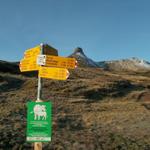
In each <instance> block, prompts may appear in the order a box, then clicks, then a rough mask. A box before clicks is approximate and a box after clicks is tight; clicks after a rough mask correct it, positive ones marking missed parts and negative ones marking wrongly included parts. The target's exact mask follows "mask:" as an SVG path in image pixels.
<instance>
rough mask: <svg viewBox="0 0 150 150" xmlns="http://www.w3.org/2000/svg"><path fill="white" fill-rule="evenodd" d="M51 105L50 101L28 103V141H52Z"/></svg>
mask: <svg viewBox="0 0 150 150" xmlns="http://www.w3.org/2000/svg"><path fill="white" fill-rule="evenodd" d="M51 107H52V105H51V103H50V102H28V103H27V141H29V142H48V141H51V126H52V117H51V111H52V109H51Z"/></svg>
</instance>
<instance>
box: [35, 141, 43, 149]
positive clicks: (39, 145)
mask: <svg viewBox="0 0 150 150" xmlns="http://www.w3.org/2000/svg"><path fill="white" fill-rule="evenodd" d="M34 150H42V142H35V143H34Z"/></svg>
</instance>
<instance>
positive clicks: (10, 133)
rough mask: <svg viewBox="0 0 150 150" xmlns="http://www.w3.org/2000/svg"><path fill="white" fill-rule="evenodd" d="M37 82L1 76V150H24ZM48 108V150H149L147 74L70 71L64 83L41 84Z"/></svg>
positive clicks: (149, 76) (149, 78) (29, 146)
mask: <svg viewBox="0 0 150 150" xmlns="http://www.w3.org/2000/svg"><path fill="white" fill-rule="evenodd" d="M36 94H37V78H36V77H27V76H23V75H20V74H16V75H15V74H9V73H0V109H1V110H0V149H2V150H9V149H10V150H12V149H13V150H22V149H24V150H28V149H32V148H33V145H32V144H31V143H27V142H26V140H25V138H26V111H27V110H26V109H27V108H26V103H27V102H28V101H32V100H33V101H34V100H36ZM43 100H44V101H52V104H53V118H52V120H53V130H52V132H53V133H52V142H50V143H44V144H43V149H46V150H47V149H49V150H149V149H150V72H110V71H103V70H102V69H96V68H78V69H77V70H75V71H71V75H70V78H69V79H68V80H66V81H55V80H47V79H44V80H43Z"/></svg>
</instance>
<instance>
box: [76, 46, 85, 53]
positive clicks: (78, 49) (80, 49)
mask: <svg viewBox="0 0 150 150" xmlns="http://www.w3.org/2000/svg"><path fill="white" fill-rule="evenodd" d="M76 53H81V54H83V55H85V54H84V52H83V49H82V48H80V47H77V48H75V49H74V54H76Z"/></svg>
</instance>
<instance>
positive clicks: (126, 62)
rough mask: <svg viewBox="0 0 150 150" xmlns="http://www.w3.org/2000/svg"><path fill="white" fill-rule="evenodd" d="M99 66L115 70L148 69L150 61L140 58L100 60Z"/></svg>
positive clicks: (149, 68)
mask: <svg viewBox="0 0 150 150" xmlns="http://www.w3.org/2000/svg"><path fill="white" fill-rule="evenodd" d="M99 66H100V67H103V68H104V69H106V70H113V71H148V70H150V63H149V62H148V61H145V60H143V59H139V58H135V57H133V58H130V59H122V60H114V61H103V62H99Z"/></svg>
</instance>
